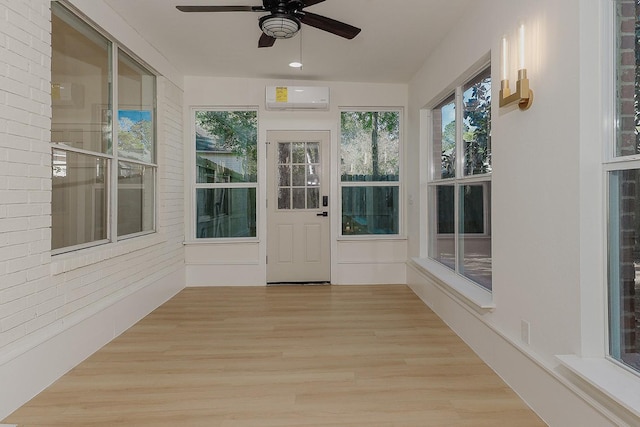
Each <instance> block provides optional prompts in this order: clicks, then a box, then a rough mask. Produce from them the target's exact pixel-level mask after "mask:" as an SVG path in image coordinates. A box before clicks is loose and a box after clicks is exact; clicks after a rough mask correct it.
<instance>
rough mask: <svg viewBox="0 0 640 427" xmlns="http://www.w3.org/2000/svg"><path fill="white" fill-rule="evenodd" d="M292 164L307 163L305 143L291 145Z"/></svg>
mask: <svg viewBox="0 0 640 427" xmlns="http://www.w3.org/2000/svg"><path fill="white" fill-rule="evenodd" d="M291 145H292V147H291V151H292V153H291V162H292V163H307V159H306V156H305V144H304V142H296V143H293V144H291Z"/></svg>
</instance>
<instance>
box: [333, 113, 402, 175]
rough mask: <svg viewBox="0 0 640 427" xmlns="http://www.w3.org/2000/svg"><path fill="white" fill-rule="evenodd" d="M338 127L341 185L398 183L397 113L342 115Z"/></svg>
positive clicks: (398, 128) (398, 119)
mask: <svg viewBox="0 0 640 427" xmlns="http://www.w3.org/2000/svg"><path fill="white" fill-rule="evenodd" d="M340 126H341V127H340V165H341V166H340V168H341V171H340V179H341V180H342V181H398V180H399V173H400V172H399V171H400V161H399V159H400V113H399V112H398V111H345V112H343V113H342V114H341V125H340Z"/></svg>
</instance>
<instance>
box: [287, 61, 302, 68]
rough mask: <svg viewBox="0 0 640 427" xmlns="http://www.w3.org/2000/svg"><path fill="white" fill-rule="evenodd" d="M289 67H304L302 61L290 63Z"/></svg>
mask: <svg viewBox="0 0 640 427" xmlns="http://www.w3.org/2000/svg"><path fill="white" fill-rule="evenodd" d="M289 67H291V68H302V62H298V61H293V62H291V63H289Z"/></svg>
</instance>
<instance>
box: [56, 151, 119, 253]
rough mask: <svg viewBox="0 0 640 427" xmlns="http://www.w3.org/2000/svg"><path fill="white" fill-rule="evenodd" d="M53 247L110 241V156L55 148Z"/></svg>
mask: <svg viewBox="0 0 640 427" xmlns="http://www.w3.org/2000/svg"><path fill="white" fill-rule="evenodd" d="M52 161H53V177H52V196H51V212H52V219H51V249H53V250H56V249H60V248H65V247H72V246H79V245H86V244H88V243H91V242H99V241H106V239H107V238H108V233H107V231H108V229H107V218H108V216H109V215H108V211H109V200H108V189H109V184H108V179H107V177H108V176H109V173H108V167H109V163H110V162H109V160H108V159H106V158H104V157H97V156H92V155H87V154H82V153H76V152H73V151H66V150H58V149H55V148H54V149H53V159H52Z"/></svg>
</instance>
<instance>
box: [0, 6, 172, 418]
mask: <svg viewBox="0 0 640 427" xmlns="http://www.w3.org/2000/svg"><path fill="white" fill-rule="evenodd" d="M74 3H76V4H77V5H81V6H85V5H86V6H87V14H88V15H92V19H93V20H94V21H95V22H96V23H97V24H98V25H103V26H104V27H105V28H106V27H108V29H109V30H110V31H114V33H113V34H112V35H113V36H115V37H116V38H117V39H118V40H119V41H121V42H122V43H123V44H124V45H125V46H128V47H130V48H131V49H132V50H133V52H134V53H135V54H137V55H139V56H140V57H141V58H142V59H143V60H145V61H146V62H147V63H148V64H150V65H151V66H152V67H154V68H155V69H157V70H164V71H165V72H166V73H167V74H168V75H170V76H172V79H173V80H172V79H170V78H166V77H160V78H159V80H158V165H159V167H158V181H157V184H158V191H157V197H158V205H157V206H158V212H157V224H158V232H157V233H155V234H153V235H148V236H144V237H141V238H135V239H130V240H124V241H120V242H118V243H117V244H109V245H103V246H98V247H95V248H90V249H85V250H82V251H77V252H73V253H69V254H63V255H56V256H52V255H51V251H50V248H51V232H50V226H51V147H50V144H49V141H50V128H51V93H50V88H51V86H50V79H51V67H50V63H51V47H50V32H51V27H50V10H49V6H50V2H49V0H33V1H29V2H20V1H16V2H2V4H0V419H3V418H5V417H6V416H7V415H9V414H10V413H11V412H12V411H13V410H15V409H16V408H17V407H19V406H20V405H22V404H23V403H25V402H26V401H27V400H29V399H30V398H31V397H33V396H34V395H35V394H37V393H38V392H40V391H41V390H42V389H44V388H45V387H46V386H48V385H49V384H51V383H52V382H53V381H54V380H56V379H57V378H58V377H59V376H60V375H62V374H63V373H64V372H66V371H67V370H69V369H71V368H72V367H73V366H75V365H76V364H77V363H79V362H80V361H82V360H83V359H84V358H85V357H87V356H88V355H90V354H91V353H93V352H94V351H95V350H97V349H98V348H100V347H101V346H102V345H104V344H106V343H107V342H109V341H110V340H111V339H113V338H114V337H115V336H117V335H119V334H120V333H122V332H123V331H124V330H126V329H127V328H128V327H130V326H131V325H133V324H134V323H135V322H137V321H138V320H139V319H141V318H142V317H143V316H145V315H146V314H148V313H149V312H150V311H152V310H153V309H154V308H156V307H157V306H158V305H160V304H161V303H163V302H164V301H166V300H167V299H168V298H170V297H171V296H172V295H174V294H175V293H176V292H178V291H179V290H180V289H182V288H183V287H184V248H183V245H182V241H183V238H184V222H183V217H184V215H183V209H184V196H183V187H184V169H183V164H184V161H183V158H184V154H183V146H182V137H183V126H182V115H183V92H182V89H181V86H182V81H181V79H179V78H176V77H175V75H174V74H175V73H174V72H173V70H172V67H171V66H169V65H168V64H166V63H165V61H164V59H163V58H162V57H161V55H159V54H158V53H157V52H156V51H155V50H154V49H153V48H151V46H150V45H148V44H147V43H146V42H144V41H142V40H141V39H139V37H138V36H137V33H135V31H134V30H133V29H131V28H127V27H126V26H123V24H122V20H121V18H120V17H119V16H117V15H116V14H114V13H113V12H111V11H110V9H107V8H105V7H104V4H103V3H102V1H96V0H91V1H80V0H78V1H75V2H74ZM96 12H99V13H96ZM114 23H115V24H116V25H114Z"/></svg>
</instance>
